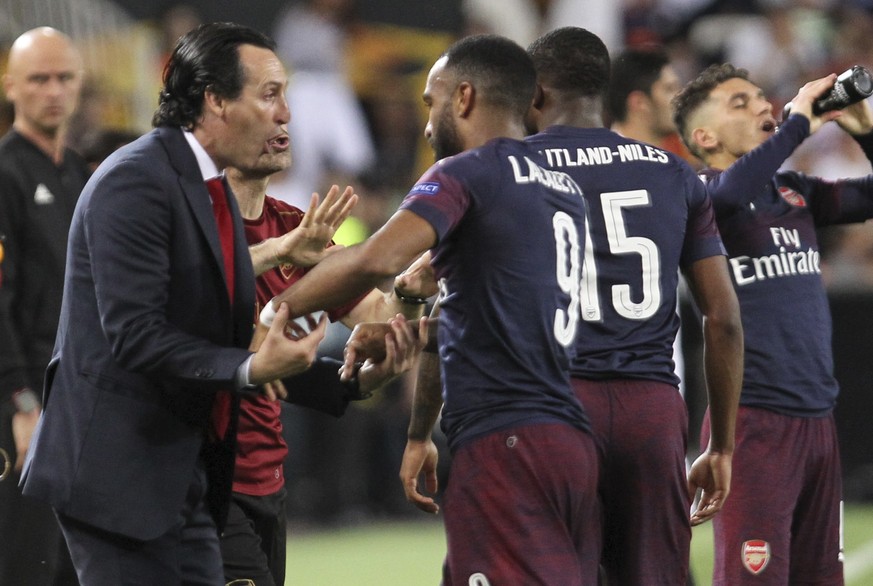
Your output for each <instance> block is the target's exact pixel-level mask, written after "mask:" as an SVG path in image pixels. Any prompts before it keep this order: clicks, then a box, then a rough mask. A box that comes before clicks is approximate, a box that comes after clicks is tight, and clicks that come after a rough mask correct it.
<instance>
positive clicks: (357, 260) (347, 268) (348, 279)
mask: <svg viewBox="0 0 873 586" xmlns="http://www.w3.org/2000/svg"><path fill="white" fill-rule="evenodd" d="M365 252H366V251H365V249H364V246H363V245H357V246H352V247H350V248H346V249H343V250H341V251H339V252H337V253H335V254H332V255H330V256H328V257H327V258H325V259H324V260H323V261H322V262H320V263H318V264H317V265H316V266H315V267H314V268H313V269H312V270H311V271H309V272H308V273H307V274H306V275H305V276H304V277H303V278H302V279H300V280H299V281H297V282H296V283H295V284H294V285H293V286H291V287H289V288H288V289H286V290H285V291H283V292H282V293H280V294H279V295H277V296H276V297H274V298H273V307H274V309H275V308H278V306H279V304H280V303H281V302H283V301H284V302H287V303H288V308H289V309H290V317H292V318H294V317H298V316H301V315H305V314H307V313H312V312H313V311H317V310H320V309H326V308H330V307H340V306H342V305H344V304H346V303H348V302H349V301H351V300H352V299H354V298H356V297H358V296H360V295H362V294H363V293H365V292H366V291H367V290H369V289H373V288H374V287H375V286H376V285H378V284H379V283H380V282H381V281H383V280H384V279H385V278H387V277H390V276H392V275H391V274H387V275H385V274H384V273H383V272H382V271H381V270H380V269H381V267H380V266H378V265H375V266H373V265H372V264H371V263H370V261H369V260H368V258H367V254H366V253H365Z"/></svg>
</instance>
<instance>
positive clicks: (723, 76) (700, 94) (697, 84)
mask: <svg viewBox="0 0 873 586" xmlns="http://www.w3.org/2000/svg"><path fill="white" fill-rule="evenodd" d="M734 78H740V79H746V80H747V79H749V72H748V71H746V70H745V69H741V68H738V67H734V66H733V65H731V64H730V63H722V64H721V65H710V66H709V67H707V68H706V69H704V70H703V71H702V72H701V73H700V75H698V76H697V77H696V78H695V79H693V80H691V81H690V82H688V84H687V85H686V86H685V87H684V88H682V90H681V91H680V92H679V93H678V94H676V95H675V96H674V97H673V100H672V101H671V104H672V106H673V122H674V123H675V124H676V130H678V131H679V136H680V137H681V138H682V142H684V143H685V146H687V147H688V150H689V151H691V152H692V153H693V154H694V155H695V156H697V157H700V158H703V157H702V155H703V153H701V152H700V149H699V148H697V146H696V145H695V144H694V142H693V141H692V140H691V136H690V135H689V134H688V133H689V132H690V131H691V129H690V128H688V120H689V119H690V118H691V116H692V115H693V114H694V112H696V111H697V109H698V108H700V106H701V105H702V104H703V103H704V102H705V101H706V100H707V99H708V98H709V95H710V94H711V93H712V90H714V89H715V88H716V87H717V86H719V85H721V84H722V83H724V82H726V81H727V80H729V79H734Z"/></svg>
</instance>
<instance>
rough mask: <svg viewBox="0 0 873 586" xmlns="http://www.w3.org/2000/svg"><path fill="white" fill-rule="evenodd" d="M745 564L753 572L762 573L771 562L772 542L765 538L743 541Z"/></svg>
mask: <svg viewBox="0 0 873 586" xmlns="http://www.w3.org/2000/svg"><path fill="white" fill-rule="evenodd" d="M742 558H743V565H744V566H745V567H746V569H747V570H749V571H750V572H751V573H753V574H756V575H757V574H760V573H761V572H763V571H764V568H766V567H767V564H768V563H769V562H770V544H769V543H767V542H766V541H764V540H763V539H750V540H749V541H744V542H743V551H742Z"/></svg>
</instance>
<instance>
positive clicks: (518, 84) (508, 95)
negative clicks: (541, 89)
mask: <svg viewBox="0 0 873 586" xmlns="http://www.w3.org/2000/svg"><path fill="white" fill-rule="evenodd" d="M443 56H444V57H446V64H445V68H446V70H450V71H452V72H453V74H454V75H455V77H456V79H457V80H458V81H463V80H464V79H467V80H468V81H470V82H471V83H472V84H473V85H475V86H476V87H477V88H478V90H479V91H480V92H481V96H482V99H483V100H486V101H488V102H489V103H491V104H493V105H495V106H498V107H502V108H506V109H507V110H508V111H510V112H512V113H513V114H516V115H520V116H524V114H526V113H527V110H528V108H530V105H531V103H532V102H533V97H534V93H535V92H536V84H537V77H536V70H535V69H534V66H533V63H532V62H531V60H530V57H529V56H528V55H527V53H525V51H524V49H523V48H521V47H520V46H519V45H518V44H517V43H515V42H514V41H511V40H510V39H507V38H505V37H501V36H498V35H471V36H469V37H465V38H463V39H461V40H459V41H457V42H455V43H454V44H453V45H452V46H451V47H449V48H448V49H446V52H445V53H443Z"/></svg>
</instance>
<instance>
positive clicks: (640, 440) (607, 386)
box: [572, 378, 691, 584]
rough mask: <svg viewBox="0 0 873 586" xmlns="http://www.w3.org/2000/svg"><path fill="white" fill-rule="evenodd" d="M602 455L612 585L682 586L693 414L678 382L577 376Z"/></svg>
mask: <svg viewBox="0 0 873 586" xmlns="http://www.w3.org/2000/svg"><path fill="white" fill-rule="evenodd" d="M572 383H573V389H574V391H575V392H576V397H578V398H579V401H580V402H581V403H582V406H583V407H584V408H585V412H586V413H587V414H588V417H589V419H590V421H591V429H592V432H593V435H594V443H595V445H596V447H597V455H598V458H599V460H600V489H599V493H600V499H601V502H602V505H603V519H602V535H603V551H602V554H601V562H602V564H603V570H604V573H605V575H606V578H607V582H608V583H609V584H685V582H686V579H687V576H688V563H689V562H688V558H689V555H690V547H691V524H690V521H689V517H690V507H691V500H690V498H689V496H688V489H687V483H686V475H685V451H686V447H687V444H688V413H687V410H686V407H685V401H684V400H683V399H682V396H681V395H680V394H679V391H678V389H676V387H675V386H673V385H669V384H666V383H662V382H656V381H646V380H629V379H622V380H617V379H616V380H605V381H591V380H582V379H575V378H574V379H572Z"/></svg>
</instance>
